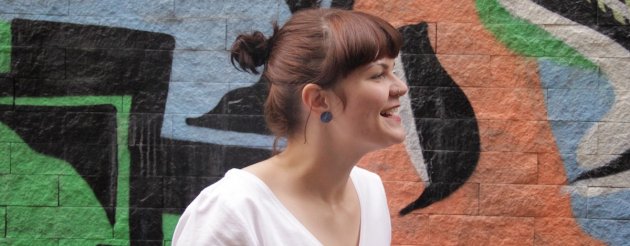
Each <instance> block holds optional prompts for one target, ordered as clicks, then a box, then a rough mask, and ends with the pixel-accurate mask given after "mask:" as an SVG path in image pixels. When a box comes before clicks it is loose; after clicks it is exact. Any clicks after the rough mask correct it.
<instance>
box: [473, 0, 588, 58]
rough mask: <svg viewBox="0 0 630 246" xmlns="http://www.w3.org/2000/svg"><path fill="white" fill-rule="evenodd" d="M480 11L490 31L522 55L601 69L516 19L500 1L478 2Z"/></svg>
mask: <svg viewBox="0 0 630 246" xmlns="http://www.w3.org/2000/svg"><path fill="white" fill-rule="evenodd" d="M476 5H477V12H478V14H479V17H480V19H481V22H482V23H483V24H484V26H485V27H486V29H488V30H489V31H490V32H492V33H493V34H494V36H495V37H496V38H497V40H499V41H501V42H502V43H503V44H505V45H506V46H507V47H508V48H509V49H511V50H512V51H514V52H516V53H518V54H519V55H522V56H533V57H546V58H548V59H551V60H553V61H555V62H558V63H560V64H566V65H570V66H576V67H581V68H584V69H593V70H595V69H597V66H596V65H595V64H594V63H593V62H591V61H589V60H588V59H587V58H585V57H584V56H582V55H581V54H580V53H579V52H577V51H576V50H575V49H573V48H571V47H570V46H568V45H566V44H565V43H564V42H562V40H559V39H557V38H555V37H553V36H552V35H551V34H550V33H548V32H546V31H545V30H543V29H542V28H540V27H538V26H536V25H534V24H532V23H530V22H528V21H526V20H523V19H520V18H517V17H514V16H512V15H511V14H510V13H509V12H508V11H507V10H505V9H504V8H503V7H502V6H501V5H500V4H499V3H498V2H497V0H477V2H476Z"/></svg>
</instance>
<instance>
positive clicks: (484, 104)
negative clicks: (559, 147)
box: [462, 88, 547, 121]
mask: <svg viewBox="0 0 630 246" xmlns="http://www.w3.org/2000/svg"><path fill="white" fill-rule="evenodd" d="M462 90H463V91H464V93H465V94H466V97H467V98H468V100H469V101H470V104H471V105H472V107H473V110H474V111H475V116H476V118H477V119H479V120H486V119H487V120H529V121H541V120H546V119H547V114H546V112H545V110H541V109H544V108H545V104H544V101H545V100H544V95H543V93H542V91H540V90H539V89H527V88H516V89H511V88H510V89H508V88H506V89H503V88H500V89H499V88H462Z"/></svg>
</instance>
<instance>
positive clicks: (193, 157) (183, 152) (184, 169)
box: [165, 141, 226, 177]
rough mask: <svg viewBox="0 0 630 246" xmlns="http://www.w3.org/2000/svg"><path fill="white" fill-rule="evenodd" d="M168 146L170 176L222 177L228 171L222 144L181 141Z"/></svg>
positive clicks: (168, 173)
mask: <svg viewBox="0 0 630 246" xmlns="http://www.w3.org/2000/svg"><path fill="white" fill-rule="evenodd" d="M168 147H170V149H169V152H168V153H170V154H169V156H168V162H167V166H166V168H165V169H166V174H167V176H168V177H220V176H223V174H224V173H225V171H226V169H225V168H224V163H225V157H224V150H223V147H222V146H220V145H208V144H201V143H193V142H183V141H180V142H176V144H174V145H172V146H168Z"/></svg>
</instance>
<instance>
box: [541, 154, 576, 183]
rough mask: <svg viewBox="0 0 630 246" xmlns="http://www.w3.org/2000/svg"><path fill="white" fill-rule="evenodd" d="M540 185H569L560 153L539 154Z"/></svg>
mask: <svg viewBox="0 0 630 246" xmlns="http://www.w3.org/2000/svg"><path fill="white" fill-rule="evenodd" d="M537 155H538V170H539V171H538V183H539V184H549V185H561V184H567V183H568V181H569V180H567V179H568V178H567V175H566V173H565V168H564V162H563V161H562V158H561V157H560V154H559V153H538V154H537Z"/></svg>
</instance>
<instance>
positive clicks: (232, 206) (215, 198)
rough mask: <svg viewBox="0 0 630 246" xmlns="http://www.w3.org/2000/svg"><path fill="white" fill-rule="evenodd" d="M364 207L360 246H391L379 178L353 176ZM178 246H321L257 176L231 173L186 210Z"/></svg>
mask: <svg viewBox="0 0 630 246" xmlns="http://www.w3.org/2000/svg"><path fill="white" fill-rule="evenodd" d="M350 179H351V180H352V183H353V184H354V187H355V189H356V191H357V195H358V197H359V204H360V206H361V229H360V236H359V245H360V246H383V245H390V241H391V224H390V218H389V210H388V208H387V200H386V197H385V190H384V188H383V183H382V182H381V179H380V177H379V176H378V175H376V174H374V173H371V172H369V171H367V170H365V169H362V168H359V167H354V168H353V169H352V171H351V173H350ZM172 243H173V245H174V246H190V245H247V246H249V245H261V246H262V245H266V246H281V245H291V246H293V245H322V243H321V242H319V241H318V240H317V238H315V236H313V234H311V232H309V231H308V230H307V229H306V227H305V226H304V225H303V224H302V223H300V221H299V220H298V219H297V218H296V217H295V216H294V215H293V214H292V213H291V212H290V211H289V210H288V209H287V208H286V207H285V206H284V205H283V204H282V203H281V202H280V200H279V199H278V198H277V197H276V196H275V195H274V194H273V192H272V191H271V189H269V187H268V186H267V185H266V184H265V183H264V182H263V181H262V180H260V179H259V178H258V177H256V176H255V175H254V174H252V173H249V172H247V171H243V170H240V169H231V170H229V171H228V172H227V173H226V174H225V177H223V178H222V179H221V180H219V181H217V182H216V183H214V184H212V185H210V186H209V187H207V188H205V189H204V190H203V191H202V192H201V193H200V194H199V196H197V198H195V200H193V202H192V203H191V204H190V205H189V206H188V208H186V211H184V213H183V214H182V216H181V218H180V219H179V223H178V224H177V227H176V228H175V233H174V234H173V241H172Z"/></svg>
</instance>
